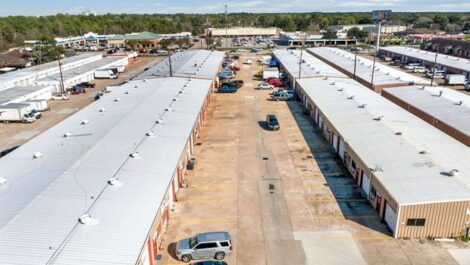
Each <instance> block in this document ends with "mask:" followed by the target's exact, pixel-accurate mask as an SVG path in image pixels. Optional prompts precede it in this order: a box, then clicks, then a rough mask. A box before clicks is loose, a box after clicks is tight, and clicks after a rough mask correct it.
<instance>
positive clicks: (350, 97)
mask: <svg viewBox="0 0 470 265" xmlns="http://www.w3.org/2000/svg"><path fill="white" fill-rule="evenodd" d="M355 97H356V96H355V95H352V96H349V97H348V99H354V98H355Z"/></svg>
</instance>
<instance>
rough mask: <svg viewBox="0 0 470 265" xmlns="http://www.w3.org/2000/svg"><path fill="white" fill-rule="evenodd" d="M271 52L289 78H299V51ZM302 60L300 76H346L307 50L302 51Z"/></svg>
mask: <svg viewBox="0 0 470 265" xmlns="http://www.w3.org/2000/svg"><path fill="white" fill-rule="evenodd" d="M273 54H274V57H275V58H276V59H277V60H278V61H279V63H280V64H281V65H282V67H283V68H284V69H285V70H286V71H287V72H288V73H287V74H289V75H290V76H291V78H296V79H297V78H299V70H300V69H299V62H300V51H297V50H290V51H288V50H274V51H273ZM302 61H305V62H303V63H302V67H301V71H302V72H301V74H300V78H310V77H318V76H332V77H333V76H334V77H346V75H345V74H343V73H341V72H339V71H338V70H336V69H334V68H333V67H331V66H329V65H328V64H326V63H324V62H322V61H321V60H320V59H318V58H316V57H314V56H312V55H311V54H309V53H307V52H303V53H302Z"/></svg>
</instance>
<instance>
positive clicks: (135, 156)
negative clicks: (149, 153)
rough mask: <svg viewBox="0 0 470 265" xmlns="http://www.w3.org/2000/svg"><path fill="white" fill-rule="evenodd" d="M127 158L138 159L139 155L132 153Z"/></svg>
mask: <svg viewBox="0 0 470 265" xmlns="http://www.w3.org/2000/svg"><path fill="white" fill-rule="evenodd" d="M129 156H130V157H132V158H138V157H140V154H139V152H134V153H131V154H130V155H129Z"/></svg>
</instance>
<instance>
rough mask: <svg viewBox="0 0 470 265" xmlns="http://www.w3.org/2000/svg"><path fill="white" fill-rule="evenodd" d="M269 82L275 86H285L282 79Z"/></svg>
mask: <svg viewBox="0 0 470 265" xmlns="http://www.w3.org/2000/svg"><path fill="white" fill-rule="evenodd" d="M269 84H271V85H273V86H274V87H283V86H284V83H282V81H280V80H274V81H272V82H270V83H269Z"/></svg>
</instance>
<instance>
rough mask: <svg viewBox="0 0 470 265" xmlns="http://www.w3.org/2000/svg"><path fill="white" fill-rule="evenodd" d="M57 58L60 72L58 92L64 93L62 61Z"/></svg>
mask: <svg viewBox="0 0 470 265" xmlns="http://www.w3.org/2000/svg"><path fill="white" fill-rule="evenodd" d="M60 59H61V58H59V73H60V92H61V93H62V94H64V93H65V84H64V76H63V74H62V61H61V60H60Z"/></svg>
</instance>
